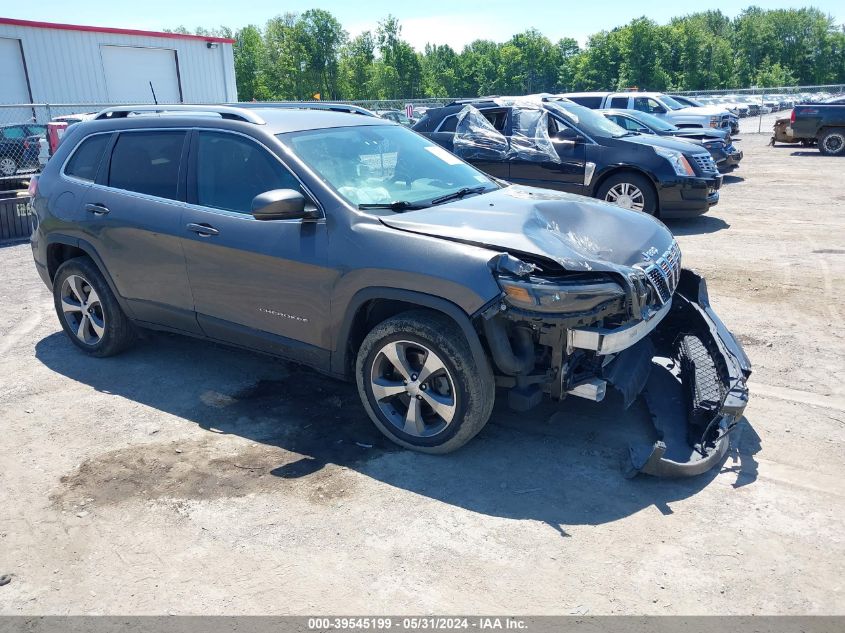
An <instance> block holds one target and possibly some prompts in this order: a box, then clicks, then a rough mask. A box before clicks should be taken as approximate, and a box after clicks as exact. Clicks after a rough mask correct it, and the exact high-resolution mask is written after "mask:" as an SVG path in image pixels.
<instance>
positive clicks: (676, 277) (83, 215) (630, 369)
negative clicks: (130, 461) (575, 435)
mask: <svg viewBox="0 0 845 633" xmlns="http://www.w3.org/2000/svg"><path fill="white" fill-rule="evenodd" d="M33 189H34V190H35V191H34V207H35V211H36V214H37V216H38V220H39V222H38V227H37V229H36V230H35V232H34V233H33V235H32V249H33V254H34V258H35V264H36V267H37V269H38V272H39V274H40V275H41V277H42V278H43V280H44V282H45V283H46V284H47V285H48V286H49V287H50V288H51V289H52V292H53V296H54V299H55V307H56V312H57V314H58V318H59V321H60V323H61V325H62V328H63V329H64V330H65V332H66V333H67V335H68V337H69V338H70V340H71V341H72V342H73V343H74V344H75V345H76V346H77V347H79V348H80V349H81V350H83V351H84V352H86V353H88V354H91V355H92V356H110V355H113V354H116V353H118V352H120V351H121V350H123V349H125V348H126V347H127V346H128V345H130V344H131V343H132V342H133V340H134V339H135V336H136V332H137V331H138V329H139V328H152V329H158V330H166V331H171V332H178V333H184V334H187V335H191V336H196V337H201V338H206V339H211V340H215V341H220V342H224V343H227V344H231V345H236V346H239V347H243V348H248V349H253V350H259V351H261V352H267V353H270V354H274V355H277V356H280V357H283V358H286V359H289V360H292V361H296V362H299V363H302V364H305V365H308V366H311V367H313V368H315V369H317V370H318V371H320V372H323V373H325V374H328V375H332V376H336V377H340V378H344V379H349V380H354V381H356V382H357V385H358V390H359V392H360V396H361V400H362V402H363V405H364V407H365V409H366V410H367V412H368V413H369V415H370V417H371V418H372V420H373V422H374V423H375V424H376V426H378V428H379V429H380V430H381V431H382V432H383V433H384V434H385V435H386V436H387V437H389V438H390V439H391V440H393V441H394V442H396V443H397V444H400V445H402V446H405V447H408V448H412V449H415V450H419V451H424V452H429V453H446V452H449V451H452V450H454V449H456V448H458V447H459V446H461V445H463V444H464V443H465V442H467V441H468V440H469V439H471V438H472V437H473V436H475V435H476V434H477V433H478V432H479V431H480V430H481V429H482V428H483V427H484V425H485V424H486V423H487V420H488V418H489V417H490V413H491V410H492V408H493V401H494V398H495V397H496V390H497V388H498V389H499V390H500V394H501V395H503V396H505V397H507V400H508V403H509V404H510V406H511V407H512V408H514V409H516V410H520V411H524V410H527V409H529V408H531V407H533V406H535V405H537V404H538V403H539V402H540V401H541V399H542V398H543V397H544V396H545V395H548V396H550V397H551V398H553V399H555V400H562V399H564V398H566V397H569V396H571V397H580V398H588V399H591V400H596V401H598V400H601V399H602V398H603V397H604V395H605V391H606V389H607V387H608V386H611V387H613V388H614V389H616V390H618V391H619V392H620V393H621V397H622V398H623V399H624V401H625V402H626V403H627V404H630V402H632V401H633V400H634V399H635V398H636V397H638V395H639V394H640V393H642V392H643V391H644V390H645V392H646V396H647V398H648V399H649V401H650V402H651V401H656V407H657V408H659V407H660V406H661V405H666V406H667V407H669V409H670V415H669V416H668V418H667V419H666V420H664V421H658V422H657V426H658V428H657V434H656V437H657V438H658V439H657V441H656V442H651V441H649V442H647V443H646V444H644V445H643V446H638V447H633V448H632V449H631V460H632V461H631V467H630V472H632V473H636V472H648V473H652V474H656V475H685V474H686V475H690V474H696V473H700V472H703V471H704V470H707V469H708V468H709V467H711V466H712V465H714V464H715V463H717V462H718V461H719V460H720V459H721V457H722V456H723V455H724V453H725V451H726V449H727V445H728V439H727V436H728V434H729V433H730V431H731V430H732V429H733V428H735V426H736V424H737V423H738V421H739V420H740V418H741V417H742V413H743V410H744V408H745V404H746V402H747V396H748V392H747V388H746V379H747V377H748V376H749V374H750V364H749V362H748V359H747V357H746V356H745V354H744V352H743V351H742V348H741V347H740V345H739V343H737V341H736V340H735V338H734V337H733V336H732V335H731V333H730V332H729V331H728V330H727V329H726V328H725V326H724V325H723V324H722V323H721V321H720V320H719V318H718V317H717V316H716V315H715V314H714V312H713V310H712V309H711V307H710V304H709V302H708V297H707V289H706V285H705V283H704V281H703V280H702V279H701V278H700V277H698V276H697V275H696V274H695V273H693V272H691V271H689V270H685V269H683V268H682V267H681V252H680V250H679V248H678V244H677V243H676V242H675V240H674V239H673V237H672V234H671V233H670V232H669V230H668V229H667V228H666V227H665V226H663V224H661V223H660V222H659V221H657V220H655V219H654V218H652V217H650V216H648V215H646V214H643V213H640V212H637V211H630V210H626V209H622V208H620V207H617V206H611V205H609V204H605V203H602V202H598V201H595V200H592V199H589V198H584V197H580V196H577V195H571V194H566V193H561V192H556V191H548V190H544V189H536V188H530V187H518V186H512V185H509V184H508V183H507V182H504V181H501V180H497V179H495V178H491V177H489V176H487V175H485V174H484V173H483V172H481V171H479V170H477V169H475V168H474V167H472V166H470V165H468V164H467V163H465V162H464V161H462V160H461V159H460V158H457V157H456V156H454V155H453V154H451V153H449V152H448V151H446V150H444V149H443V148H441V147H439V146H438V145H436V144H434V143H432V142H431V141H429V140H427V139H425V138H424V137H422V136H420V135H418V134H416V133H414V132H412V131H410V130H408V129H406V128H403V127H402V126H400V125H396V124H394V123H391V122H389V121H386V120H384V119H380V118H376V117H371V116H367V115H366V114H362V113H353V112H343V111H333V110H332V109H331V108H327V107H326V106H321V109H308V108H307V107H306V106H303V107H302V108H301V109H297V108H290V107H287V108H272V107H260V108H256V107H250V108H241V107H229V106H166V107H163V106H158V107H153V106H139V107H123V108H112V109H109V110H106V111H104V112H102V113H100V114H99V115H98V116H97V117H96V118H95V119H94V120H92V121H89V122H85V123H81V124H79V125H76V126H74V127H73V129H72V130H70V131H69V132H68V134H67V136H66V137H65V139H64V140H63V142H62V144H61V146H60V147H59V149H58V150H57V152H56V154H55V155H54V156H53V157H52V158H51V160H50V161H49V163H48V164H47V166H46V168H45V169H44V172H43V175H42V176H41V177H40V179H39V180H38V181H37V183H35V184H34V185H33ZM656 377H658V378H659V379H660V380H657V379H656ZM675 404H677V406H675ZM673 407H674V408H673ZM657 419H658V420H661V419H662V418H659V417H658V418H657Z"/></svg>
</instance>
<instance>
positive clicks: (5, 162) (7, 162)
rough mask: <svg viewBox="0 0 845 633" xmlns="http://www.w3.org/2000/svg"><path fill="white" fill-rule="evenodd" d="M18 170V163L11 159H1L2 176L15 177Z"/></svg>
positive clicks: (0, 170)
mask: <svg viewBox="0 0 845 633" xmlns="http://www.w3.org/2000/svg"><path fill="white" fill-rule="evenodd" d="M17 170H18V166H17V163H15V161H13V160H12V159H11V158H8V157H7V158H0V174H2V175H4V176H14V175H15V172H16V171H17Z"/></svg>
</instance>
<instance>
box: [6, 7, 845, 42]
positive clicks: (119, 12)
mask: <svg viewBox="0 0 845 633" xmlns="http://www.w3.org/2000/svg"><path fill="white" fill-rule="evenodd" d="M750 4H756V5H758V6H761V7H764V8H772V9H774V8H786V7H801V6H807V5H811V6H815V7H817V8H819V9H821V10H822V11H824V12H826V13H829V14H831V15H833V16H834V18H835V19H836V21H837V23H840V24H841V23H845V1H843V0H816V1H815V2H808V3H802V2H800V1H796V0H793V1H791V2H790V1H783V2H781V1H777V0H775V1H770V2H765V1H759V2H753V1H751V0H749V1H748V2H724V1H722V0H707V1H706V2H703V3H702V2H701V1H700V0H699V1H696V2H690V1H688V0H676V1H674V2H660V3H657V2H647V1H646V2H642V1H639V2H638V1H631V0H600V1H599V2H583V1H582V2H566V1H562V0H546V1H544V2H536V3H532V4H529V3H527V2H518V1H515V0H507V1H506V0H487V1H485V2H456V1H455V0H424V1H423V0H416V1H411V2H401V1H399V2H397V1H396V0H360V1H358V2H349V1H346V2H342V1H339V0H334V1H323V2H321V3H315V2H314V1H313V0H312V1H311V2H308V1H300V0H287V1H284V0H283V1H282V2H278V0H276V1H272V2H271V1H269V0H247V1H246V2H236V3H231V2H220V3H213V2H209V1H208V0H144V1H143V2H140V3H137V4H136V3H132V4H129V3H125V4H124V3H120V2H115V3H108V2H96V3H95V2H71V3H69V2H67V1H66V0H39V1H38V2H27V3H19V4H18V5H16V6H9V5H8V4H7V6H6V7H4V8H3V9H0V12H2V15H3V16H4V17H10V18H20V19H25V20H41V21H45V22H67V23H70V24H86V25H95V26H113V27H122V28H137V29H147V30H161V29H163V28H168V27H176V26H179V25H184V26H186V27H188V28H189V29H193V28H195V27H197V26H206V27H213V26H218V25H220V24H225V25H227V26H231V27H232V28H238V27H241V26H244V25H246V24H250V23H252V24H259V25H262V24H264V22H266V20H267V19H268V18H270V17H272V16H274V15H277V14H279V13H281V12H283V11H305V10H306V9H310V8H322V9H326V10H328V11H331V12H332V13H334V14H335V16H337V18H338V19H339V20H340V21H341V23H343V25H344V27H345V28H346V30H347V31H349V33H350V34H351V35H356V34H358V33H360V32H361V31H364V30H366V29H373V28H375V25H376V22H378V20H379V19H381V18H383V17H384V16H386V15H387V14H389V13H392V14H393V15H395V16H396V17H398V18H399V20H400V22H401V23H402V25H403V31H402V32H403V36H404V37H405V38H406V39H407V40H408V41H410V42H411V44H413V45H414V46H415V47H416V48H418V49H422V47H423V46H424V45H425V44H426V42H432V43H437V44H449V45H451V46H453V47H454V48H457V49H460V48H462V47H463V45H464V44H466V43H468V42H471V41H472V40H474V39H477V38H486V39H493V40H496V41H503V40H506V39H508V38H509V37H510V36H511V35H512V34H514V33H517V32H519V31H523V30H525V29H527V28H531V27H536V28H537V29H539V30H540V31H542V32H543V33H544V34H546V35H547V36H548V37H549V38H551V39H552V40H557V39H559V38H561V37H574V38H575V39H577V40H578V41H579V42H581V43H582V44H583V43H584V42H585V41H586V38H587V37H588V36H589V35H590V34H591V33H594V32H596V31H600V30H602V29H609V28H613V27H614V26H618V25H620V24H623V23H625V22H628V21H629V20H631V19H632V18H636V17H639V16H641V15H646V16H647V17H649V18H651V19H653V20H656V21H657V22H659V23H665V22H667V21H668V20H669V19H670V18H672V17H674V16H677V15H684V14H687V13H693V12H695V11H700V10H702V9H720V10H721V11H722V12H723V13H725V14H726V15H728V16H731V17H733V16H735V15H737V14H738V13H739V12H740V11H741V10H742V9H743V8H744V7H746V6H748V5H750Z"/></svg>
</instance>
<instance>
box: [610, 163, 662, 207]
mask: <svg viewBox="0 0 845 633" xmlns="http://www.w3.org/2000/svg"><path fill="white" fill-rule="evenodd" d="M596 198H599V199H601V200H604V201H605V202H609V203H611V204H615V205H616V206H619V207H622V208H623V209H632V210H633V211H642V212H643V213H648V214H649V215H655V214H656V213H657V194H656V193H655V192H654V187H653V186H652V184H651V182H649V180H648V179H647V178H646V177H645V176H641V175H640V174H635V173H632V172H621V173H618V174H612V175H611V176H610V177H609V178H608V179H607V180H605V181H604V182H603V183H602V184H601V187H599V189H598V191H597V192H596Z"/></svg>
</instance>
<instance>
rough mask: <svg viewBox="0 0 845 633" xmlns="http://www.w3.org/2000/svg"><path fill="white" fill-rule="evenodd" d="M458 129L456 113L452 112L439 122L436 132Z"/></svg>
mask: <svg viewBox="0 0 845 633" xmlns="http://www.w3.org/2000/svg"><path fill="white" fill-rule="evenodd" d="M456 129H458V115H457V114H453V115H451V116H447V117H446V118H445V119H443V123H441V124H440V127H439V128H437V131H438V132H454V131H455V130H456Z"/></svg>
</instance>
